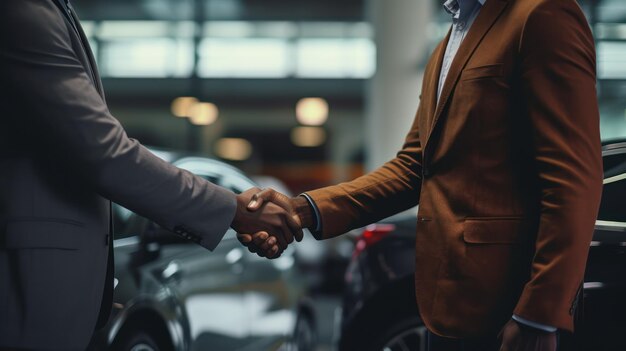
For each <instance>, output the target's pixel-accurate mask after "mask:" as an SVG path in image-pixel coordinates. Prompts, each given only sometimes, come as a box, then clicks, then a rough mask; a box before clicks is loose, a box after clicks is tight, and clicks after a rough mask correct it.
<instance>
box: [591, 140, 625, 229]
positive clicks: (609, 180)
mask: <svg viewBox="0 0 626 351" xmlns="http://www.w3.org/2000/svg"><path fill="white" fill-rule="evenodd" d="M603 161H604V187H603V189H602V201H601V203H600V212H599V214H598V219H599V220H602V221H612V222H626V152H613V153H608V154H605V156H604V158H603Z"/></svg>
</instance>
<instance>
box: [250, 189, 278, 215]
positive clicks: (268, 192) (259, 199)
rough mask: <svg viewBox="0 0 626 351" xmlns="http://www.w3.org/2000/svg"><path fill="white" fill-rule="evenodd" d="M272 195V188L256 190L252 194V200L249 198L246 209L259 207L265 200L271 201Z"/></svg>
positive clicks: (254, 209) (251, 209)
mask: <svg viewBox="0 0 626 351" xmlns="http://www.w3.org/2000/svg"><path fill="white" fill-rule="evenodd" d="M273 197H274V190H272V189H265V190H261V191H260V192H257V193H256V194H254V195H252V200H250V203H248V210H249V211H256V210H258V209H259V208H261V206H263V204H264V203H265V202H268V201H272V198H273Z"/></svg>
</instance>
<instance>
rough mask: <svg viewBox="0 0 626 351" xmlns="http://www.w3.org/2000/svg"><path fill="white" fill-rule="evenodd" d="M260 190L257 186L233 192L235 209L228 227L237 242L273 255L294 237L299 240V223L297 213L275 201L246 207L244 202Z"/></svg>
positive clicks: (247, 201)
mask: <svg viewBox="0 0 626 351" xmlns="http://www.w3.org/2000/svg"><path fill="white" fill-rule="evenodd" d="M261 193H262V191H261V189H259V188H252V189H250V190H248V191H246V192H244V193H242V194H240V195H237V212H236V214H235V218H234V219H233V222H232V224H231V227H232V228H233V229H234V230H235V231H237V232H238V233H240V234H239V235H238V236H237V237H238V239H239V241H241V243H242V244H243V245H245V246H247V247H248V249H249V250H250V251H251V252H257V253H258V254H259V256H267V257H270V258H274V257H275V256H276V255H277V254H278V255H279V254H280V253H281V252H282V251H284V250H285V249H286V248H287V245H288V244H290V243H292V242H293V240H294V238H295V239H296V240H298V241H300V240H302V236H303V233H302V226H301V222H300V220H299V218H298V216H295V215H294V214H293V213H292V212H291V211H288V210H287V209H285V208H284V207H281V206H279V205H277V204H275V203H271V202H267V203H265V204H263V203H260V204H259V206H257V207H256V208H254V209H250V208H249V206H248V205H249V204H250V203H251V202H252V201H254V200H253V199H255V198H254V197H255V196H256V195H257V194H261ZM247 233H256V234H247Z"/></svg>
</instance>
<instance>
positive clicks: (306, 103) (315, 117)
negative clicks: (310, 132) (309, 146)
mask: <svg viewBox="0 0 626 351" xmlns="http://www.w3.org/2000/svg"><path fill="white" fill-rule="evenodd" d="M296 117H297V118H298V122H300V123H301V124H304V125H307V126H321V125H322V124H324V123H325V122H326V120H328V103H327V102H326V100H324V99H322V98H304V99H301V100H300V101H298V103H297V104H296Z"/></svg>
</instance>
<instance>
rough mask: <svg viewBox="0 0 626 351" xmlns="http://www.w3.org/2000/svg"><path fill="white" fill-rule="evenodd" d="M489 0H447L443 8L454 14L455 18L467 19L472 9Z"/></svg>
mask: <svg viewBox="0 0 626 351" xmlns="http://www.w3.org/2000/svg"><path fill="white" fill-rule="evenodd" d="M485 1H487V0H446V2H445V3H444V4H443V8H444V9H445V10H446V12H448V13H449V14H451V15H452V18H453V19H455V20H463V19H466V18H467V17H468V16H469V15H470V14H471V12H472V10H473V9H474V8H475V7H476V6H477V5H478V4H480V6H482V5H484V4H485Z"/></svg>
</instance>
